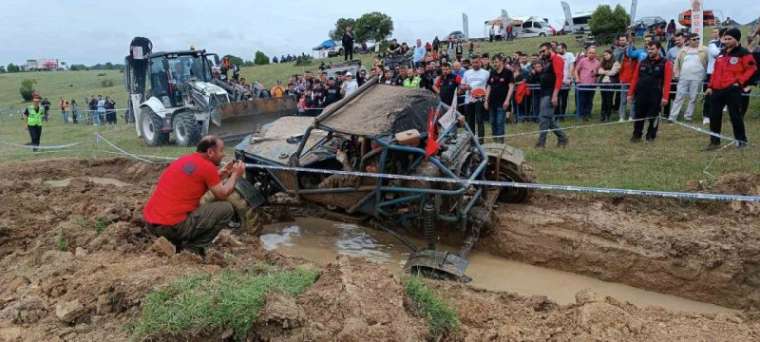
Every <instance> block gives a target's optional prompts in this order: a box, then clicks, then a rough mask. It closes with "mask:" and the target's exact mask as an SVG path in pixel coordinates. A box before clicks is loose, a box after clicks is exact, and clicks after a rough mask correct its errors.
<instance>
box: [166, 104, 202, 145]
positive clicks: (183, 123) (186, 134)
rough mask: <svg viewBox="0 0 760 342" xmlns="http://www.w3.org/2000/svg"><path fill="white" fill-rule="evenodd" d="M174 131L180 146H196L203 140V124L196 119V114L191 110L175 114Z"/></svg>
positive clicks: (173, 120) (175, 138)
mask: <svg viewBox="0 0 760 342" xmlns="http://www.w3.org/2000/svg"><path fill="white" fill-rule="evenodd" d="M172 132H174V140H175V142H176V143H177V145H178V146H195V145H196V144H198V142H199V141H200V140H201V125H199V124H198V122H197V121H195V115H193V113H190V112H182V113H177V114H175V115H174V118H173V119H172Z"/></svg>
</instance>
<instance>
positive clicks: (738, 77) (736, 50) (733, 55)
mask: <svg viewBox="0 0 760 342" xmlns="http://www.w3.org/2000/svg"><path fill="white" fill-rule="evenodd" d="M741 38H742V34H741V31H739V29H737V28H731V29H729V30H727V31H726V34H725V35H724V36H723V37H722V38H721V42H722V43H723V50H722V51H721V53H720V55H719V56H718V58H717V59H716V60H715V70H713V75H712V79H710V85H709V88H708V89H707V91H706V94H708V95H711V96H712V109H711V110H710V115H711V117H710V131H712V132H713V133H717V134H720V132H721V125H722V124H723V107H726V106H728V113H729V115H730V117H731V125H732V126H733V129H734V138H735V139H736V143H737V147H738V148H743V147H745V146H746V145H747V135H746V132H745V128H744V117H743V115H742V113H741V109H742V108H741V105H742V94H743V93H744V92H749V90H750V87H749V81H750V79H751V78H752V76H753V75H754V73H755V71H757V63H756V62H755V59H754V57H753V56H752V54H751V53H750V52H749V50H747V49H745V48H744V47H742V46H741ZM718 148H720V138H718V137H715V136H710V144H709V145H708V146H707V150H716V149H718Z"/></svg>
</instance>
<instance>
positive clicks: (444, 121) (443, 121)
mask: <svg viewBox="0 0 760 342" xmlns="http://www.w3.org/2000/svg"><path fill="white" fill-rule="evenodd" d="M457 98H458V96H457V95H456V94H454V101H451V107H449V110H447V111H446V114H443V115H441V118H440V119H438V124H440V125H441V127H443V131H444V132H445V131H447V130H448V129H449V128H450V127H451V125H453V124H455V123H456V122H457Z"/></svg>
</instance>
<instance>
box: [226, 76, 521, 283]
mask: <svg viewBox="0 0 760 342" xmlns="http://www.w3.org/2000/svg"><path fill="white" fill-rule="evenodd" d="M431 110H437V111H436V112H433V113H436V114H434V115H430V114H429V113H430V112H431ZM447 110H448V107H447V106H446V105H444V104H441V103H440V102H439V101H438V99H437V97H436V96H435V95H434V94H433V93H431V92H429V91H426V90H421V89H405V88H401V87H392V86H386V85H381V84H377V79H376V78H372V79H370V80H369V81H367V83H366V84H364V85H363V86H362V87H360V88H359V90H358V91H357V92H355V93H354V94H352V95H350V96H348V97H346V98H344V99H342V100H341V101H339V102H337V103H335V104H333V105H331V106H329V107H327V108H326V109H325V111H324V112H323V113H322V114H321V115H319V116H318V117H316V118H313V117H283V118H280V119H278V120H277V121H275V122H273V123H272V124H270V125H269V126H267V127H265V128H264V129H262V130H260V131H259V132H257V133H256V134H254V135H252V136H249V137H247V138H245V139H244V140H243V142H241V143H240V144H239V145H237V146H236V148H235V155H236V159H239V160H243V161H245V162H246V163H248V164H258V165H272V166H292V167H301V168H315V169H321V170H352V171H358V172H370V173H383V174H389V175H413V176H423V177H444V178H451V179H460V180H467V179H469V180H504V181H516V182H527V181H530V178H529V176H528V175H527V172H526V171H527V170H526V169H527V166H526V165H525V164H524V158H523V153H522V151H521V150H518V149H516V148H513V147H510V146H508V145H504V144H485V145H481V144H479V143H478V140H477V138H476V137H475V136H474V135H473V134H472V131H471V130H470V128H469V127H467V126H466V125H464V124H463V122H462V121H461V120H456V116H457V115H459V114H458V113H456V112H455V111H452V112H449V113H448V114H446V115H444V113H445V112H446V111H447ZM452 115H453V116H452ZM444 117H446V118H448V119H451V118H452V117H453V118H455V119H454V120H453V122H452V121H451V120H448V121H447V122H444V121H445V120H444ZM431 118H432V119H434V120H436V121H437V123H436V124H435V127H436V128H437V131H438V132H437V136H438V137H437V139H436V141H437V143H438V144H439V146H440V147H439V148H438V150H437V151H434V153H432V155H430V153H428V154H427V155H426V147H427V145H429V144H432V143H433V142H432V141H430V140H429V136H428V132H429V131H430V129H429V127H430V126H429V123H430V122H432V121H431ZM442 122H443V124H442ZM431 133H432V131H431ZM431 135H432V134H431ZM339 151H340V152H339ZM429 152H433V151H429ZM344 153H345V154H344ZM341 155H345V156H347V158H342V157H341ZM245 178H246V179H247V181H248V182H250V183H251V184H252V185H253V187H252V188H255V190H256V192H257V193H258V194H257V196H256V197H259V198H270V196H272V195H274V194H276V193H287V194H290V195H292V196H295V197H297V198H298V199H300V200H301V201H306V202H310V203H314V204H318V205H319V206H321V207H324V208H327V209H329V210H334V211H340V212H341V214H348V215H351V216H354V217H357V218H360V219H363V220H365V222H367V223H368V224H371V225H373V226H375V227H379V228H381V229H383V230H386V231H389V232H392V233H393V234H394V235H395V236H396V237H398V238H399V239H402V241H403V242H404V243H405V244H406V245H407V246H409V247H410V248H412V249H413V253H411V255H410V258H409V260H408V262H407V264H406V269H407V270H408V271H410V272H412V273H421V274H424V275H427V276H435V277H443V278H453V279H458V280H467V279H468V278H467V277H466V276H465V274H464V271H465V268H466V267H467V265H468V261H467V259H466V258H467V255H468V254H469V253H470V251H471V250H472V248H473V246H474V245H475V243H476V242H477V241H478V238H479V237H480V235H481V233H482V232H483V231H484V230H485V229H488V228H489V227H491V226H492V225H493V223H494V216H495V215H493V213H492V209H493V207H494V206H495V205H496V202H497V201H500V202H522V201H525V200H526V199H527V198H528V196H529V191H528V190H527V189H522V188H508V187H506V188H496V187H492V188H488V187H483V186H475V185H465V184H457V183H443V182H435V181H431V180H430V179H427V180H426V179H420V180H404V179H385V178H375V177H358V176H356V175H330V174H324V173H314V172H296V171H292V170H287V171H286V170H274V169H263V168H256V167H249V168H248V169H247V172H246V177H245ZM254 202H255V201H254ZM264 205H266V204H264ZM405 230H406V231H411V232H414V233H416V234H417V235H421V236H424V238H425V240H426V244H427V245H426V246H422V247H415V246H414V245H413V244H412V243H410V242H409V241H408V240H407V239H405V238H402V237H401V235H400V234H398V233H399V232H403V231H405ZM447 231H449V232H453V231H458V232H459V233H462V234H463V236H464V237H465V238H464V241H463V243H462V244H461V248H460V250H459V252H458V253H452V252H447V251H441V250H436V242H437V240H438V237H439V234H441V233H445V232H447ZM412 235H414V234H412Z"/></svg>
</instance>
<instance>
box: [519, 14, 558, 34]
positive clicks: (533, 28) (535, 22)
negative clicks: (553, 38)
mask: <svg viewBox="0 0 760 342" xmlns="http://www.w3.org/2000/svg"><path fill="white" fill-rule="evenodd" d="M516 34H517V37H518V38H531V37H547V36H550V35H551V32H550V30H549V22H548V21H547V20H546V19H540V18H538V17H530V18H528V19H527V20H525V21H524V22H523V23H522V25H520V29H519V30H518V32H516Z"/></svg>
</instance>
